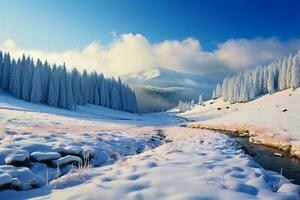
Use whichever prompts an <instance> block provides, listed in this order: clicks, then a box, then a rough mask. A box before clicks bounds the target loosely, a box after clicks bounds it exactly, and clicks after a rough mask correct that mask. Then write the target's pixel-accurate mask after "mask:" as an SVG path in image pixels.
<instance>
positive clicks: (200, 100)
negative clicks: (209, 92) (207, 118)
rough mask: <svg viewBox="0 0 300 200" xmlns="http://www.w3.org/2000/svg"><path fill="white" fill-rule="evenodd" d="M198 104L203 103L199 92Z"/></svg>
mask: <svg viewBox="0 0 300 200" xmlns="http://www.w3.org/2000/svg"><path fill="white" fill-rule="evenodd" d="M198 104H199V105H202V104H203V98H202V95H201V94H200V95H199V99H198Z"/></svg>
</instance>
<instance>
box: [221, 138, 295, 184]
mask: <svg viewBox="0 0 300 200" xmlns="http://www.w3.org/2000/svg"><path fill="white" fill-rule="evenodd" d="M225 134H226V135H228V136H230V137H231V138H234V139H235V140H236V141H237V142H238V143H239V145H240V146H241V148H242V149H244V150H245V152H246V153H247V154H249V155H250V156H251V157H252V158H253V160H254V161H255V162H257V163H258V164H259V165H261V166H262V167H263V168H264V169H266V170H271V171H276V172H278V173H282V175H283V176H285V177H286V178H287V179H289V180H293V181H292V182H293V183H294V184H297V185H300V159H296V158H291V157H289V155H288V153H287V152H284V151H280V150H278V149H275V148H271V147H267V146H264V145H258V144H252V143H250V142H249V140H248V139H249V138H248V137H240V136H238V135H236V134H234V133H225ZM274 153H275V154H277V155H279V154H280V155H282V157H279V156H275V155H274Z"/></svg>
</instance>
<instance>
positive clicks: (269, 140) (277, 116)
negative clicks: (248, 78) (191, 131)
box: [180, 89, 300, 157]
mask: <svg viewBox="0 0 300 200" xmlns="http://www.w3.org/2000/svg"><path fill="white" fill-rule="evenodd" d="M299 99H300V89H297V90H295V91H292V90H290V89H289V90H284V91H282V92H277V93H274V94H272V95H265V96H262V97H260V98H258V99H256V100H254V101H250V102H248V103H236V104H232V105H231V104H229V103H227V102H224V101H222V99H217V100H209V101H207V102H204V104H205V106H200V105H198V106H196V107H195V108H194V109H192V110H190V111H188V112H186V113H183V114H180V116H182V117H186V118H188V119H190V120H195V121H196V122H194V123H192V124H191V126H194V127H197V126H198V127H199V126H202V127H203V128H214V129H226V130H231V131H242V132H243V131H244V132H245V131H249V135H250V136H252V137H251V138H250V140H251V141H252V142H255V143H261V144H266V145H270V146H274V147H277V148H281V149H284V150H289V148H291V154H292V155H295V156H298V157H300V134H299V130H300V123H299V121H300V115H299V113H300V106H299ZM211 102H213V104H210V103H211ZM226 107H229V108H228V109H227V108H226ZM218 108H221V110H218ZM284 109H287V111H286V112H283V110H284Z"/></svg>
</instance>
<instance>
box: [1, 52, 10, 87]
mask: <svg viewBox="0 0 300 200" xmlns="http://www.w3.org/2000/svg"><path fill="white" fill-rule="evenodd" d="M10 67H11V60H10V55H9V53H6V54H4V58H3V71H2V83H1V85H2V89H3V90H5V91H8V90H9V79H10Z"/></svg>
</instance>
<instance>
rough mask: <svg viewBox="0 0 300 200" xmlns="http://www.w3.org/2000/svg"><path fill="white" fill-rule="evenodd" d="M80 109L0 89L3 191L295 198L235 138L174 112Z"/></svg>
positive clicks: (14, 195)
mask: <svg viewBox="0 0 300 200" xmlns="http://www.w3.org/2000/svg"><path fill="white" fill-rule="evenodd" d="M297 92H298V91H297ZM77 109H78V110H77V111H65V110H61V109H56V108H50V107H47V106H44V105H35V104H31V103H28V102H24V101H21V100H17V99H14V98H12V97H10V96H7V95H5V94H0V127H1V140H0V188H1V191H0V199H99V198H102V199H299V187H298V186H296V185H293V184H290V183H288V181H287V180H286V179H285V178H284V177H282V176H280V175H279V174H277V173H273V172H268V171H265V170H264V169H262V168H261V167H260V166H259V165H257V164H256V163H255V162H254V161H252V160H251V158H250V157H249V156H247V155H245V154H244V153H243V152H242V151H241V150H239V149H238V148H237V146H236V145H235V142H234V141H233V140H232V139H230V138H228V137H227V136H225V135H222V134H218V133H214V132H212V131H208V130H199V129H190V128H182V127H178V126H177V125H176V124H177V123H181V122H183V121H184V120H183V119H182V118H178V117H176V116H173V115H172V113H156V114H144V115H138V114H130V113H124V112H119V111H112V110H110V109H106V108H101V107H99V106H93V105H87V106H82V107H78V108H77ZM288 109H289V108H288ZM223 115H225V113H223ZM196 117H197V116H194V118H195V119H196ZM199 118H200V117H199ZM199 118H197V119H199Z"/></svg>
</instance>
